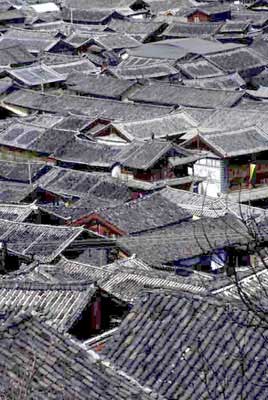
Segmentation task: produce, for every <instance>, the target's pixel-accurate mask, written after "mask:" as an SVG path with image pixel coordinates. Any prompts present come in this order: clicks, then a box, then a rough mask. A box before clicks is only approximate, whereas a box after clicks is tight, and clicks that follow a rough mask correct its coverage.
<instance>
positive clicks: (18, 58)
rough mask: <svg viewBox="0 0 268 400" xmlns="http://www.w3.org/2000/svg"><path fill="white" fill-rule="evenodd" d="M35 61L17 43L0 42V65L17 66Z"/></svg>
mask: <svg viewBox="0 0 268 400" xmlns="http://www.w3.org/2000/svg"><path fill="white" fill-rule="evenodd" d="M34 61H35V57H33V56H32V55H31V54H30V53H29V52H28V51H27V49H26V48H25V47H24V46H23V45H22V44H19V43H14V44H12V45H11V44H10V43H5V42H3V41H0V65H1V66H7V65H18V64H26V63H32V62H34Z"/></svg>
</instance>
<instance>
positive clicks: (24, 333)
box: [0, 313, 164, 400]
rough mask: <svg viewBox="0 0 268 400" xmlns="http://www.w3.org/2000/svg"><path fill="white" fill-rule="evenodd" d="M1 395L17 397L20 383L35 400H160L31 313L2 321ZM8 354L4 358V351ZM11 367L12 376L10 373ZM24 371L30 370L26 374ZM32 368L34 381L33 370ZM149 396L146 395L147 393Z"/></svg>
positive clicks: (159, 397) (0, 348)
mask: <svg viewBox="0 0 268 400" xmlns="http://www.w3.org/2000/svg"><path fill="white" fill-rule="evenodd" d="M0 336H1V345H0V354H1V356H0V360H1V361H0V370H1V393H3V394H4V395H8V394H9V393H12V395H13V394H14V393H16V394H17V393H18V395H19V389H18V380H19V381H20V382H22V385H23V386H24V385H27V388H28V389H29V391H30V392H31V397H32V398H34V399H36V400H43V399H45V398H46V399H48V400H55V399H59V398H60V397H63V398H66V399H67V398H75V399H77V400H98V399H100V398H101V399H103V400H110V399H111V398H113V399H114V400H129V399H130V398H131V397H132V398H138V399H140V400H150V399H151V400H152V399H156V400H161V399H162V400H164V399H163V398H162V397H161V396H160V395H158V394H154V393H153V392H151V391H149V392H148V391H146V390H145V389H144V388H142V387H141V386H140V385H138V384H137V383H136V382H134V381H132V380H131V379H130V378H129V377H128V376H127V375H126V374H122V375H121V374H120V372H117V371H115V370H114V369H113V368H112V367H108V366H107V363H105V362H103V361H102V360H101V359H100V358H99V356H98V355H97V354H96V353H94V352H93V351H90V350H88V351H86V349H85V348H83V347H82V346H81V345H79V344H78V343H76V342H75V341H73V340H71V339H70V337H67V336H64V335H63V334H62V333H60V332H58V331H57V330H55V329H53V327H51V326H48V325H47V324H46V323H45V322H44V321H40V319H37V317H34V318H33V317H32V316H31V315H30V314H29V313H28V314H26V313H20V314H18V315H14V314H13V315H11V316H10V317H9V318H4V322H3V323H2V325H1V330H0ZM7 347H8V348H9V351H8V352H7V351H6V349H7ZM14 363H15V364H16V371H15V372H14V367H13V366H14ZM25 365H28V366H29V368H30V369H28V370H26V369H25ZM33 365H34V373H33V375H34V379H30V383H29V377H32V370H31V366H33ZM147 392H148V393H147Z"/></svg>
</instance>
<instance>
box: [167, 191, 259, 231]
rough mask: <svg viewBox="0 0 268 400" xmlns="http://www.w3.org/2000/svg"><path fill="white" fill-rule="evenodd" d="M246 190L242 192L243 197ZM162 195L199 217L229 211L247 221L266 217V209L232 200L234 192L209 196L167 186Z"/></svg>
mask: <svg viewBox="0 0 268 400" xmlns="http://www.w3.org/2000/svg"><path fill="white" fill-rule="evenodd" d="M243 193H244V190H243V191H242V193H241V196H242V197H243ZM162 196H164V197H165V198H167V199H168V200H170V201H172V202H174V203H175V204H177V205H178V206H179V207H182V208H184V209H185V210H187V211H188V212H190V213H191V214H192V215H195V216H199V217H210V218H218V217H221V216H223V215H225V214H227V213H229V214H232V215H234V216H235V218H239V219H241V220H242V221H244V222H245V223H247V222H251V221H252V219H255V220H256V218H257V217H264V216H265V215H266V211H265V210H264V209H262V208H257V207H252V206H247V205H243V204H238V203H235V202H234V201H232V200H231V198H232V197H233V193H228V194H227V195H226V196H223V197H221V198H215V197H209V196H207V195H201V194H198V193H193V192H190V191H186V190H181V189H174V188H171V187H167V188H166V189H165V190H163V191H162Z"/></svg>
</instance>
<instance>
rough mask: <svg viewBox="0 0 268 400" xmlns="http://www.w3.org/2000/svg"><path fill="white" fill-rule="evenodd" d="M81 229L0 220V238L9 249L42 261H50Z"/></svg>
mask: <svg viewBox="0 0 268 400" xmlns="http://www.w3.org/2000/svg"><path fill="white" fill-rule="evenodd" d="M82 230H83V229H82V228H69V227H61V226H49V225H35V224H29V223H27V224H26V223H22V222H13V221H6V220H3V219H2V220H0V240H3V241H5V242H6V244H7V247H8V248H9V249H10V250H14V251H16V252H17V253H20V254H23V255H28V256H31V255H32V256H35V257H36V259H38V260H41V261H44V262H50V261H52V260H53V259H54V258H55V257H57V256H58V255H59V254H60V253H61V252H62V251H63V250H65V248H66V247H67V246H69V245H70V243H71V242H73V241H74V240H75V239H76V238H77V237H78V236H79V235H80V234H81V233H82Z"/></svg>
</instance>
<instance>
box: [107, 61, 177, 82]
mask: <svg viewBox="0 0 268 400" xmlns="http://www.w3.org/2000/svg"><path fill="white" fill-rule="evenodd" d="M110 71H111V72H112V73H113V74H115V75H116V76H117V77H118V78H121V79H150V78H161V77H165V76H170V75H176V74H178V73H179V71H178V70H177V69H176V68H174V67H172V66H171V65H169V64H168V63H167V62H163V61H161V60H160V61H157V60H153V59H147V58H141V57H134V56H130V57H129V58H128V59H127V60H126V61H124V62H122V63H120V64H119V65H118V66H117V67H116V68H113V69H112V68H110Z"/></svg>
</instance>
